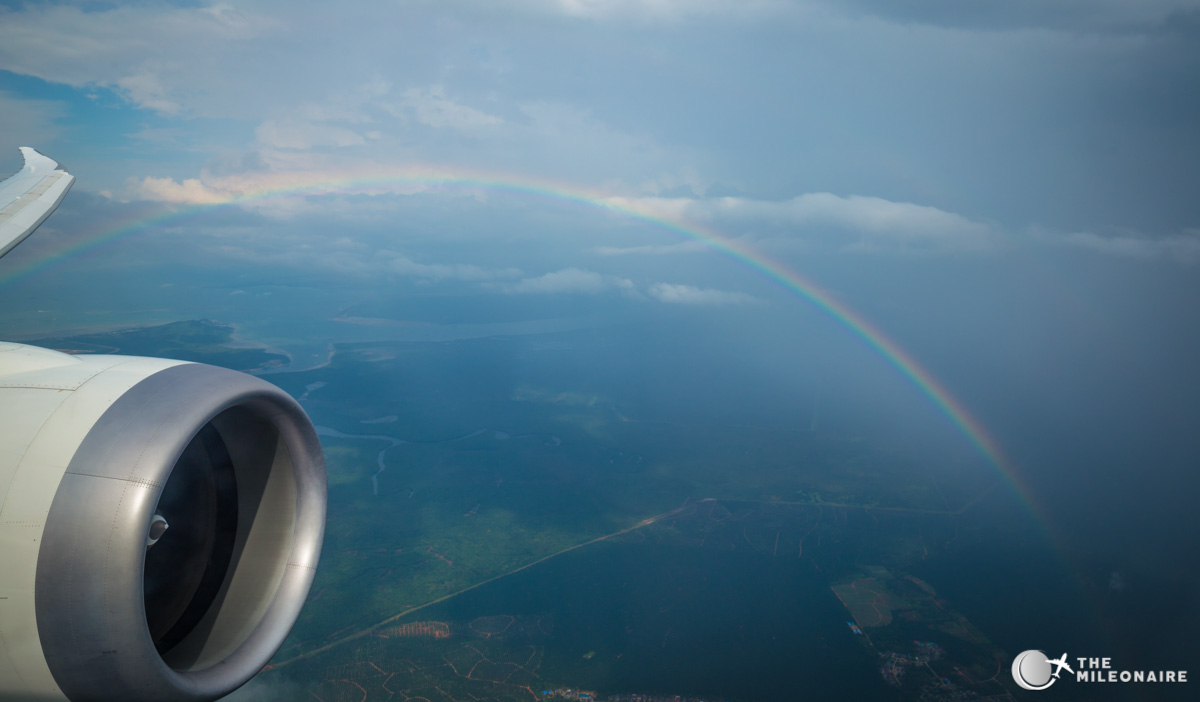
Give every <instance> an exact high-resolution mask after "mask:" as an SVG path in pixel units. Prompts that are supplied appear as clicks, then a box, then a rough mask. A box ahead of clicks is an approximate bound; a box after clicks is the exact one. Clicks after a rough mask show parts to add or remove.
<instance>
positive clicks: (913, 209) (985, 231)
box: [605, 192, 998, 253]
mask: <svg viewBox="0 0 1200 702" xmlns="http://www.w3.org/2000/svg"><path fill="white" fill-rule="evenodd" d="M605 201H606V202H608V203H609V204H611V205H613V206H614V207H617V208H619V209H629V210H633V211H635V212H639V213H642V214H645V215H648V216H651V217H656V218H662V219H667V220H670V221H690V222H695V223H712V224H714V225H716V226H719V227H722V228H730V227H737V228H744V227H745V226H746V225H751V226H754V225H759V226H762V227H781V226H782V227H791V228H803V229H809V230H814V229H823V230H836V231H838V232H840V233H841V234H842V235H843V237H844V236H845V235H849V236H850V237H852V240H851V242H850V243H849V244H846V246H845V248H848V249H857V250H864V249H867V248H870V249H873V250H895V249H920V250H968V249H977V250H978V249H988V248H992V247H993V246H995V244H996V243H997V241H998V235H997V232H995V231H994V230H993V228H992V227H990V226H988V225H986V224H982V223H979V222H975V221H972V220H970V219H968V218H966V217H963V216H962V215H958V214H955V213H953V212H946V211H945V210H940V209H938V208H936V207H930V206H928V205H917V204H913V203H909V202H893V201H891V200H885V199H883V198H880V197H872V196H864V195H850V196H845V197H843V196H839V195H834V194H832V193H826V192H820V193H805V194H803V195H799V196H797V197H794V198H791V199H789V200H779V201H771V200H755V199H750V198H744V197H720V198H707V199H701V198H658V197H637V198H628V197H613V198H606V200H605ZM853 239H858V240H859V242H858V243H855V242H854V241H853ZM864 244H865V245H864ZM680 250H685V249H680ZM605 253H617V251H616V250H612V251H606V252H605ZM623 253H665V251H662V250H656V249H655V248H653V247H651V248H647V249H644V250H640V251H637V250H627V251H624V252H623Z"/></svg>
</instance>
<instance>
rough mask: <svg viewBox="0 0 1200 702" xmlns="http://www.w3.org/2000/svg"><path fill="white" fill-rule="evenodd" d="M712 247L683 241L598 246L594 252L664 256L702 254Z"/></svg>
mask: <svg viewBox="0 0 1200 702" xmlns="http://www.w3.org/2000/svg"><path fill="white" fill-rule="evenodd" d="M709 250H711V247H710V246H709V245H708V244H706V243H704V242H703V241H681V242H679V243H676V244H661V245H654V244H646V245H643V246H597V247H596V248H594V249H592V251H593V252H595V253H598V254H600V255H601V256H628V255H631V254H637V255H652V256H662V255H666V254H677V253H700V252H703V251H709Z"/></svg>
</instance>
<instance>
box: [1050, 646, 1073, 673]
mask: <svg viewBox="0 0 1200 702" xmlns="http://www.w3.org/2000/svg"><path fill="white" fill-rule="evenodd" d="M1046 662H1047V663H1049V664H1050V665H1052V666H1056V667H1055V669H1054V676H1053V677H1055V678H1057V677H1058V676H1059V674H1061V673H1062V671H1063V668H1066V669H1067V672H1068V673H1070V674H1071V675H1074V674H1075V671H1074V670H1071V665H1070V664H1069V663H1067V654H1066V653H1065V652H1064V653H1063V654H1062V656H1061V657H1059V658H1047V659H1046Z"/></svg>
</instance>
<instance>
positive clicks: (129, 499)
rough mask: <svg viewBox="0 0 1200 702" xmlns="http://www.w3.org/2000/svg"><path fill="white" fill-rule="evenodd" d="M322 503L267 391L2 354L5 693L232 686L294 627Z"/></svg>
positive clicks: (306, 424) (129, 696)
mask: <svg viewBox="0 0 1200 702" xmlns="http://www.w3.org/2000/svg"><path fill="white" fill-rule="evenodd" d="M325 506H326V484H325V465H324V459H323V457H322V454H321V448H320V444H319V442H318V440H317V436H316V433H315V432H314V430H313V427H312V424H311V422H310V421H309V419H308V417H307V415H305V413H304V411H303V410H302V409H301V408H300V406H299V405H298V404H297V403H296V402H295V401H294V400H293V399H292V398H291V397H290V396H288V395H287V394H286V393H284V392H283V391H282V390H280V389H279V388H277V387H275V386H274V385H271V384H270V383H267V382H265V381H263V380H260V379H258V378H255V377H252V376H249V375H245V374H243V373H237V372H234V371H230V370H225V369H222V368H216V367H213V366H208V365H204V364H198V363H185V362H180V361H169V360H162V359H151V358H134V357H125V356H71V355H67V354H62V353H58V352H55V351H48V350H45V349H39V348H36V347H31V346H24V345H19V344H3V343H0V699H31V700H32V699H37V700H43V699H44V700H51V699H58V700H61V699H64V698H65V699H69V700H73V701H75V702H80V701H84V700H129V701H143V700H144V701H151V700H195V701H198V700H212V699H216V698H218V697H221V696H224V695H226V694H228V693H230V692H232V691H233V690H235V689H237V688H238V687H239V686H241V685H242V684H243V683H245V682H246V681H247V680H249V679H250V678H251V677H253V676H254V674H255V673H257V672H258V671H259V670H261V669H262V667H263V666H264V665H265V664H266V663H267V661H268V660H269V659H270V658H271V656H273V655H274V654H275V652H276V651H277V650H278V649H279V646H280V645H281V644H282V643H283V640H284V638H285V637H286V636H287V634H288V632H289V631H290V630H291V627H292V625H293V624H294V623H295V620H296V617H297V616H298V615H299V613H300V609H301V607H302V605H303V603H304V601H305V599H306V598H307V596H308V591H309V588H310V587H311V585H312V580H313V576H314V575H315V572H316V566H317V561H318V559H319V556H320V550H321V543H322V540H323V537H324V528H325Z"/></svg>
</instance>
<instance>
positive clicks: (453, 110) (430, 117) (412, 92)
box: [392, 85, 504, 130]
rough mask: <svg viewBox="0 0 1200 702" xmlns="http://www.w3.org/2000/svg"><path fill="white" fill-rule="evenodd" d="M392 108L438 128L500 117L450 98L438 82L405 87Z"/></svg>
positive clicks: (479, 123)
mask: <svg viewBox="0 0 1200 702" xmlns="http://www.w3.org/2000/svg"><path fill="white" fill-rule="evenodd" d="M392 111H393V113H394V114H397V115H400V114H404V113H405V112H406V111H412V112H413V113H414V114H415V115H416V118H417V121H418V122H420V123H421V124H425V125H428V126H430V127H434V128H439V129H440V128H450V129H461V130H472V129H479V128H480V127H486V126H489V125H493V124H500V123H501V122H503V121H504V120H502V119H500V118H499V117H496V116H495V115H489V114H487V113H485V112H480V111H479V110H476V109H475V108H472V107H467V106H466V105H463V104H460V103H457V102H455V101H453V100H451V99H450V98H448V97H446V91H445V88H443V87H442V86H440V85H435V86H431V87H428V88H409V89H408V90H405V91H404V93H403V99H402V100H401V101H400V103H399V104H398V105H397V106H396V107H394V108H393V109H392Z"/></svg>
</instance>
